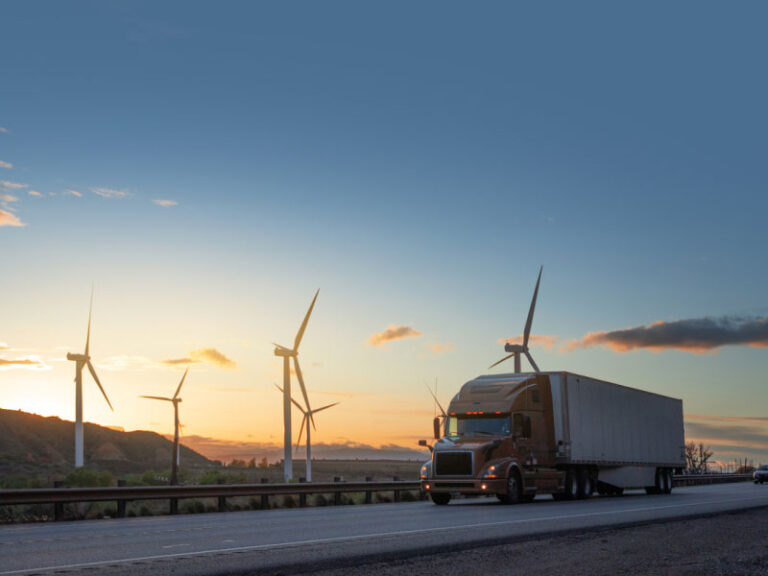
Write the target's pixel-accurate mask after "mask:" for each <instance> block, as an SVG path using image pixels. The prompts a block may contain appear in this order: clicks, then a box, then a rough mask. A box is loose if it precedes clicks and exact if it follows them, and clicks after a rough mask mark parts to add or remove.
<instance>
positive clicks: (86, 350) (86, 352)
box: [85, 285, 109, 402]
mask: <svg viewBox="0 0 768 576" xmlns="http://www.w3.org/2000/svg"><path fill="white" fill-rule="evenodd" d="M92 312H93V285H91V305H90V307H89V308H88V333H87V335H86V337H85V355H86V356H88V349H89V348H90V347H91V313H92ZM107 402H109V400H107Z"/></svg>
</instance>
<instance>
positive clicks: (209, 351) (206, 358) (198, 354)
mask: <svg viewBox="0 0 768 576" xmlns="http://www.w3.org/2000/svg"><path fill="white" fill-rule="evenodd" d="M199 362H207V363H208V364H213V365H214V366H218V367H219V368H226V369H228V370H232V369H234V368H236V367H237V364H236V363H235V361H234V360H231V359H230V358H227V357H226V356H225V355H224V354H222V353H221V352H219V351H218V350H216V348H201V349H199V350H192V351H191V352H190V353H189V356H188V357H187V358H172V359H170V360H163V361H162V363H163V364H167V365H169V366H178V365H184V364H196V363H199Z"/></svg>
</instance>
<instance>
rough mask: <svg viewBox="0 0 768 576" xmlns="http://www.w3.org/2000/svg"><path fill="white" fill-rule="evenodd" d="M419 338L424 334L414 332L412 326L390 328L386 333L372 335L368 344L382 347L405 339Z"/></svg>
mask: <svg viewBox="0 0 768 576" xmlns="http://www.w3.org/2000/svg"><path fill="white" fill-rule="evenodd" d="M419 336H422V333H421V332H419V331H417V330H414V329H413V328H411V327H410V326H390V327H389V328H387V329H386V330H384V332H378V333H376V334H372V335H371V337H370V338H368V344H369V345H370V346H382V345H383V344H386V343H387V342H392V341H393V340H402V339H403V338H418V337H419Z"/></svg>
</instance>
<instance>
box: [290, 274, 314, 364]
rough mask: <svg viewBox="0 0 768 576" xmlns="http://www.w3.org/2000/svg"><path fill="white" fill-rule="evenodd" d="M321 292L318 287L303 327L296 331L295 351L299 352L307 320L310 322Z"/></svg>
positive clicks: (302, 324)
mask: <svg viewBox="0 0 768 576" xmlns="http://www.w3.org/2000/svg"><path fill="white" fill-rule="evenodd" d="M318 294H320V289H319V288H318V290H317V292H315V297H314V298H312V304H310V305H309V310H307V315H306V316H304V321H303V322H302V323H301V327H300V328H299V331H298V332H297V333H296V340H295V341H294V343H293V351H294V352H298V350H299V344H301V339H302V338H303V337H304V330H306V328H307V322H309V316H310V314H312V308H314V307H315V301H316V300H317V295H318Z"/></svg>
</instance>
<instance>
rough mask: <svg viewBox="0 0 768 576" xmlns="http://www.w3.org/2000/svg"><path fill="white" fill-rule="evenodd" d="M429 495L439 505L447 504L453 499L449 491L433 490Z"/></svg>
mask: <svg viewBox="0 0 768 576" xmlns="http://www.w3.org/2000/svg"><path fill="white" fill-rule="evenodd" d="M429 497H430V498H432V502H434V503H435V504H437V505H438V506H445V505H446V504H448V502H450V501H451V495H450V494H448V493H447V492H432V493H431V494H430V495H429Z"/></svg>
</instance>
